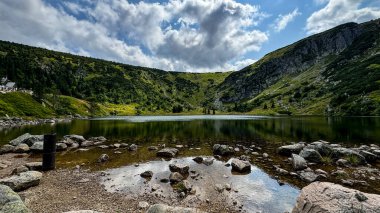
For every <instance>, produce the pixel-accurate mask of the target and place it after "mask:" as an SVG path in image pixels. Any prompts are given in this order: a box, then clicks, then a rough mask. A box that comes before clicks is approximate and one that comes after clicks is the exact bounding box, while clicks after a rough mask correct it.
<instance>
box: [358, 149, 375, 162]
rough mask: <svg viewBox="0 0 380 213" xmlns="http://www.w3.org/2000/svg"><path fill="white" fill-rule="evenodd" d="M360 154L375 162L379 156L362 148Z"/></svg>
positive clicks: (368, 160)
mask: <svg viewBox="0 0 380 213" xmlns="http://www.w3.org/2000/svg"><path fill="white" fill-rule="evenodd" d="M359 154H360V155H362V156H363V157H364V158H365V160H366V161H367V162H375V161H377V159H379V157H378V156H377V155H375V154H373V153H371V152H368V151H364V150H361V151H359Z"/></svg>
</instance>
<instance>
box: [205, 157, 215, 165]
mask: <svg viewBox="0 0 380 213" xmlns="http://www.w3.org/2000/svg"><path fill="white" fill-rule="evenodd" d="M214 160H215V159H214V158H205V159H203V164H204V165H206V166H210V165H212V164H213V163H214Z"/></svg>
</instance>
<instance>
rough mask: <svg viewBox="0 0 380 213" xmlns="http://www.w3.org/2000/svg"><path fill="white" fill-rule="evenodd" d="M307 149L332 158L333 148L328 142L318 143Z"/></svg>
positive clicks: (308, 146)
mask: <svg viewBox="0 0 380 213" xmlns="http://www.w3.org/2000/svg"><path fill="white" fill-rule="evenodd" d="M305 148H306V149H313V150H315V151H317V152H318V153H319V154H320V155H322V156H330V154H331V153H332V152H333V147H332V146H331V145H329V144H327V143H326V142H321V141H316V142H313V143H311V144H309V145H307V146H306V147H305Z"/></svg>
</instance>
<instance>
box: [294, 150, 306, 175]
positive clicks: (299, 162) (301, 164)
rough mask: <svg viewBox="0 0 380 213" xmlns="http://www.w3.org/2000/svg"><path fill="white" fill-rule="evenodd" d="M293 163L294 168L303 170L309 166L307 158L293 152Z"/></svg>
mask: <svg viewBox="0 0 380 213" xmlns="http://www.w3.org/2000/svg"><path fill="white" fill-rule="evenodd" d="M292 165H293V169H294V170H297V171H298V170H303V169H306V168H307V162H306V160H305V159H304V158H303V157H301V156H299V155H296V154H292Z"/></svg>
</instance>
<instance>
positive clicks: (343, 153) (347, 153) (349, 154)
mask: <svg viewBox="0 0 380 213" xmlns="http://www.w3.org/2000/svg"><path fill="white" fill-rule="evenodd" d="M332 158H333V159H339V158H352V159H354V158H355V161H357V162H355V163H354V164H355V165H365V164H366V163H367V162H366V160H365V158H364V157H363V156H362V155H360V154H359V153H358V152H356V151H353V150H351V149H347V148H342V147H339V148H334V149H333V152H332ZM350 163H351V164H353V162H350Z"/></svg>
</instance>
